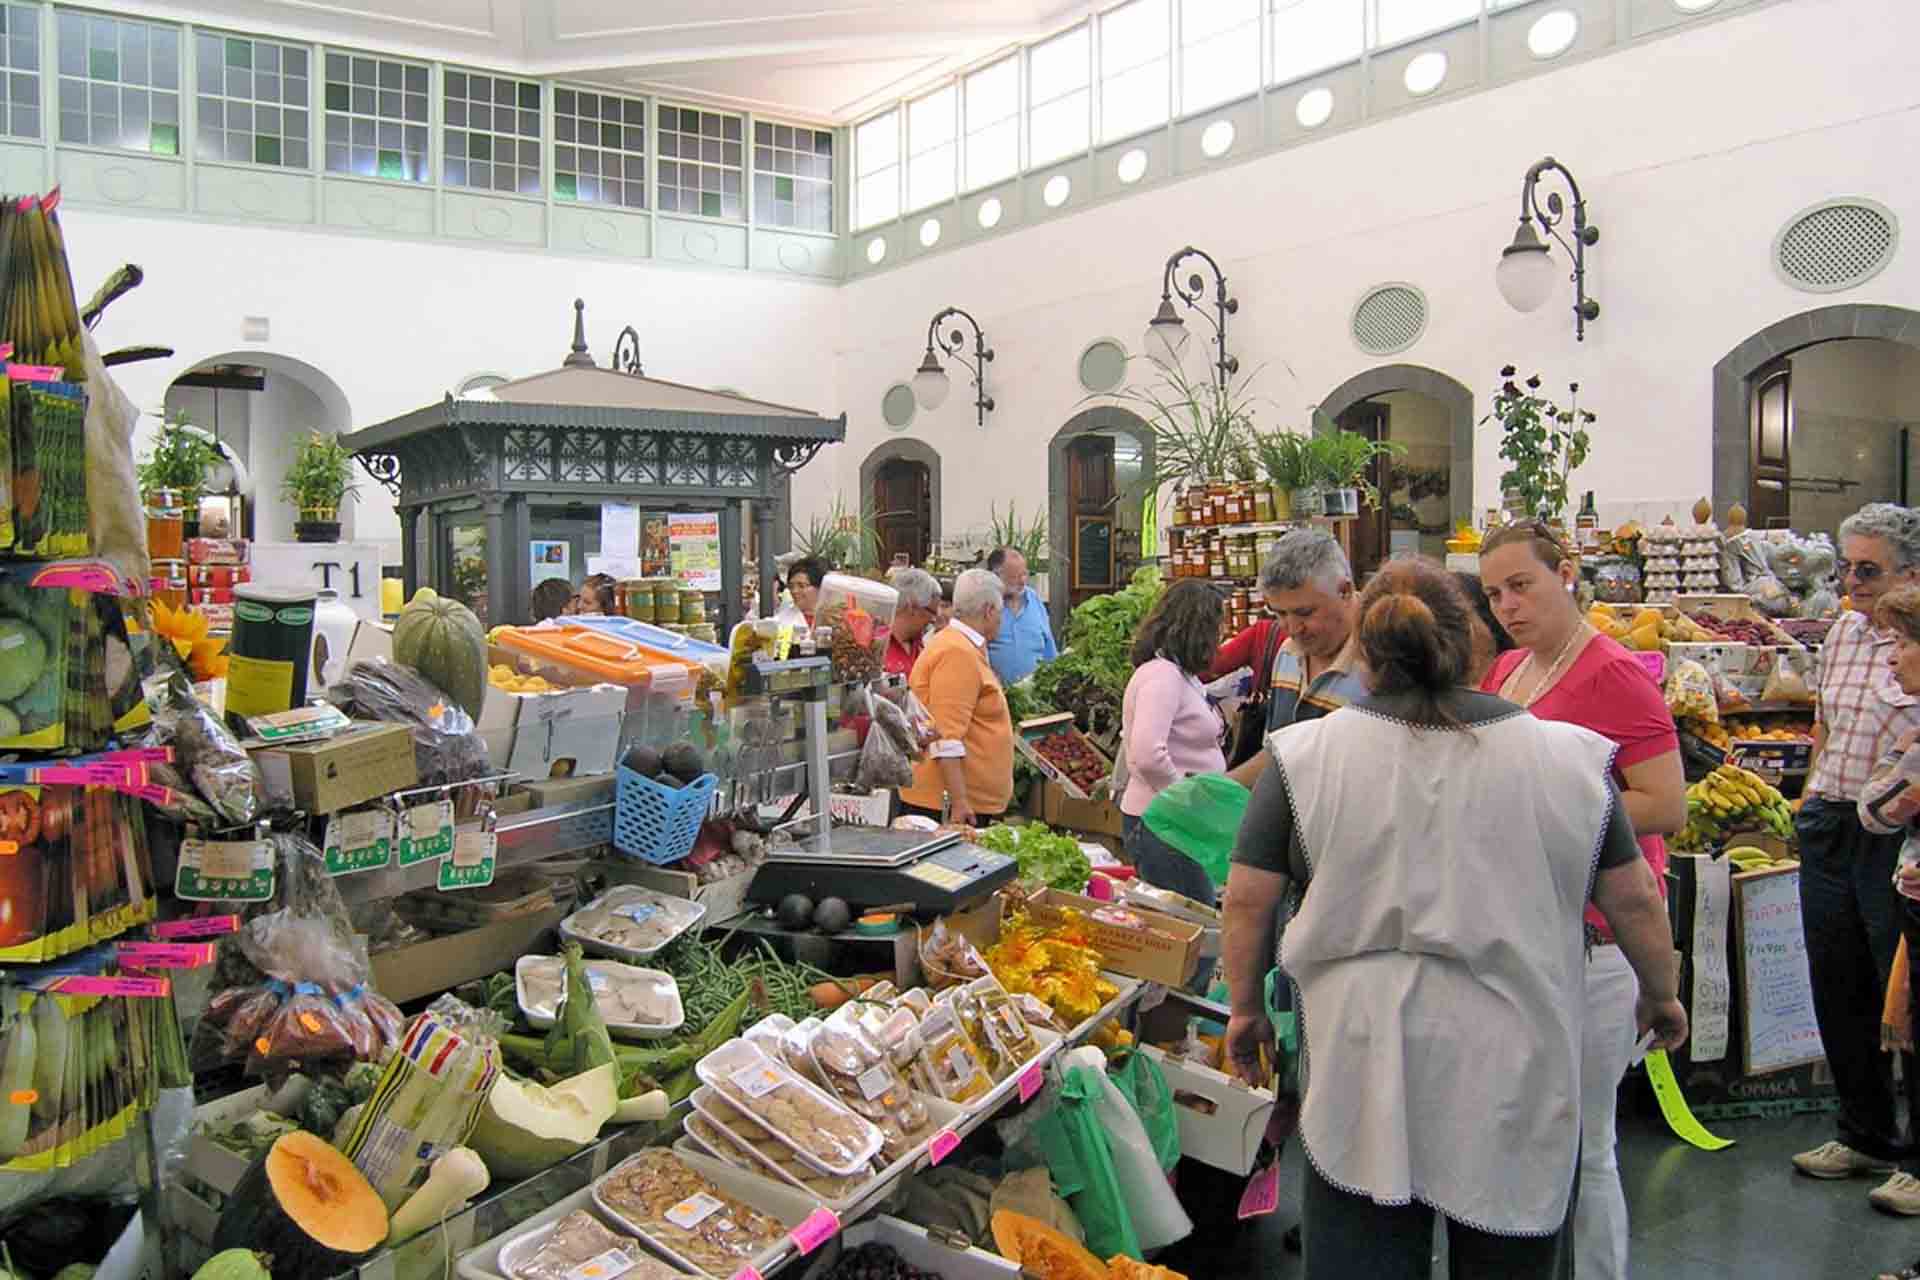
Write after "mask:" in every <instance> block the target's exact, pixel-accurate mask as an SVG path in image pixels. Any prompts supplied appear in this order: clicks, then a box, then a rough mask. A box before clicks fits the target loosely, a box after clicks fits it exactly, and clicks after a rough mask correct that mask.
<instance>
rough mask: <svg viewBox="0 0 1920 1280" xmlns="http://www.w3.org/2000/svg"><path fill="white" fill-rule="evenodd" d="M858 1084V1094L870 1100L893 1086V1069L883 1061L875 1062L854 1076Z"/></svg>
mask: <svg viewBox="0 0 1920 1280" xmlns="http://www.w3.org/2000/svg"><path fill="white" fill-rule="evenodd" d="M854 1083H855V1084H857V1085H859V1086H860V1096H861V1097H863V1098H865V1099H866V1100H867V1101H868V1102H872V1101H873V1100H874V1099H875V1098H878V1097H879V1096H880V1095H881V1094H883V1093H885V1092H886V1091H887V1090H889V1089H891V1088H893V1071H892V1069H891V1067H890V1066H889V1065H888V1064H887V1063H885V1062H876V1063H875V1064H874V1065H872V1066H871V1067H868V1068H867V1069H866V1070H865V1071H863V1072H861V1073H860V1074H859V1075H858V1076H857V1077H855V1078H854Z"/></svg>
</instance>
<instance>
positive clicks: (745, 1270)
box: [733, 1267, 766, 1280]
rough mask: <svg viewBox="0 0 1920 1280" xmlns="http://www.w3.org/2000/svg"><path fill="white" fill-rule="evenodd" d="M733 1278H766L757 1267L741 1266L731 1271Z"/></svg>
mask: <svg viewBox="0 0 1920 1280" xmlns="http://www.w3.org/2000/svg"><path fill="white" fill-rule="evenodd" d="M733 1280H766V1278H765V1277H764V1276H762V1275H761V1274H760V1269H759V1268H758V1267H742V1268H740V1269H739V1270H738V1271H736V1272H734V1273H733Z"/></svg>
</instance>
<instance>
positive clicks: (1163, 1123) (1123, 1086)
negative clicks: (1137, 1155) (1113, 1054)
mask: <svg viewBox="0 0 1920 1280" xmlns="http://www.w3.org/2000/svg"><path fill="white" fill-rule="evenodd" d="M1107 1078H1108V1079H1110V1080H1112V1081H1113V1083H1114V1085H1115V1086H1116V1087H1117V1088H1118V1089H1119V1090H1120V1093H1121V1095H1122V1096H1123V1097H1125V1098H1126V1100H1127V1101H1128V1102H1131V1103H1132V1104H1133V1109H1134V1111H1136V1112H1137V1113H1139V1116H1140V1124H1141V1126H1142V1127H1143V1128H1145V1129H1146V1131H1147V1139H1148V1140H1149V1141H1150V1142H1152V1143H1153V1155H1154V1159H1156V1160H1158V1161H1159V1162H1160V1168H1161V1169H1162V1170H1164V1171H1165V1172H1167V1173H1172V1172H1173V1166H1175V1165H1176V1164H1179V1163H1180V1120H1179V1118H1178V1117H1177V1116H1175V1115H1174V1114H1173V1090H1172V1089H1170V1088H1168V1087H1167V1077H1166V1076H1165V1075H1164V1074H1162V1072H1161V1070H1160V1064H1159V1063H1157V1062H1155V1061H1154V1060H1153V1059H1152V1058H1149V1057H1148V1056H1147V1055H1146V1054H1144V1053H1130V1054H1128V1055H1127V1059H1126V1061H1125V1062H1122V1063H1121V1064H1120V1065H1119V1066H1117V1067H1115V1068H1113V1069H1112V1070H1111V1071H1109V1072H1107Z"/></svg>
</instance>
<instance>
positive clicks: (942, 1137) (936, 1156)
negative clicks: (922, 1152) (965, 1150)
mask: <svg viewBox="0 0 1920 1280" xmlns="http://www.w3.org/2000/svg"><path fill="white" fill-rule="evenodd" d="M959 1145H960V1135H959V1134H957V1133H955V1132H954V1131H953V1130H951V1129H942V1130H941V1131H940V1132H938V1133H936V1134H934V1135H933V1141H932V1142H930V1143H928V1144H927V1163H928V1164H939V1163H940V1162H941V1161H942V1160H945V1159H946V1158H947V1157H948V1156H950V1155H952V1154H953V1149H954V1148H955V1147H957V1146H959Z"/></svg>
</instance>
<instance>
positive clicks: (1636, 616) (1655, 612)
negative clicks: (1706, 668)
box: [1587, 605, 1718, 653]
mask: <svg viewBox="0 0 1920 1280" xmlns="http://www.w3.org/2000/svg"><path fill="white" fill-rule="evenodd" d="M1587 621H1588V623H1590V624H1591V625H1592V626H1593V629H1594V630H1596V631H1598V632H1599V633H1600V634H1601V635H1603V636H1607V637H1609V638H1610V639H1613V640H1616V641H1618V642H1619V643H1621V644H1623V645H1625V646H1626V647H1627V648H1629V649H1634V650H1637V651H1639V652H1641V653H1660V652H1663V651H1664V650H1665V649H1666V647H1667V646H1668V645H1669V644H1711V643H1713V642H1714V641H1715V640H1716V639H1717V638H1718V637H1716V636H1715V635H1714V633H1713V632H1711V631H1708V630H1707V629H1706V628H1704V627H1702V626H1701V625H1700V624H1699V623H1697V622H1695V621H1694V620H1693V619H1691V618H1689V617H1687V616H1686V615H1685V614H1675V615H1674V616H1672V617H1669V616H1667V614H1666V613H1665V612H1663V611H1662V610H1659V609H1653V608H1647V609H1640V610H1637V611H1636V612H1634V613H1633V614H1632V616H1631V617H1622V615H1621V613H1620V612H1619V611H1617V610H1614V609H1608V608H1604V607H1601V606H1599V605H1596V606H1594V607H1593V608H1592V609H1589V610H1588V611H1587Z"/></svg>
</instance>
